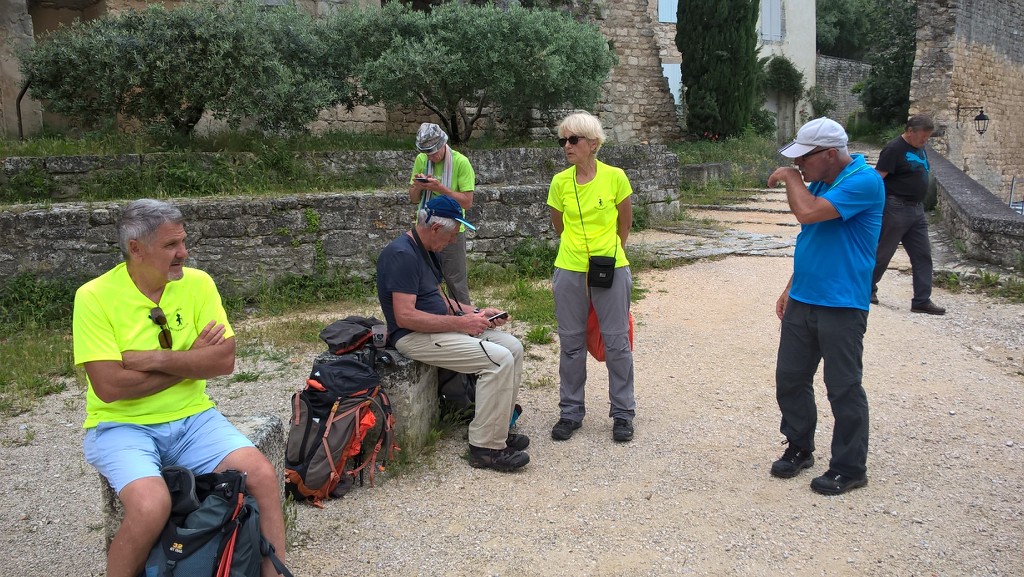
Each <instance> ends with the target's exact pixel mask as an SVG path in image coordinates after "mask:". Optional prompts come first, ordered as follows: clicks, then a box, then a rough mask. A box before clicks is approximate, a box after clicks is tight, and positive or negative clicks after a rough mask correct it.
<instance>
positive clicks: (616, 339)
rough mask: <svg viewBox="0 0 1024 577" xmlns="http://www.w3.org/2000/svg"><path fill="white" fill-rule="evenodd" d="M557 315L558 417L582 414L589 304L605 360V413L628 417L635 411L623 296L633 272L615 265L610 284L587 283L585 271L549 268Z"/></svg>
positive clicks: (627, 293)
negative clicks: (608, 404)
mask: <svg viewBox="0 0 1024 577" xmlns="http://www.w3.org/2000/svg"><path fill="white" fill-rule="evenodd" d="M551 288H552V291H553V292H554V295H555V318H556V319H557V320H558V342H559V346H560V348H561V353H560V355H559V358H558V380H559V386H558V392H559V401H558V407H559V409H560V411H561V418H563V419H571V420H573V421H582V420H583V417H584V416H585V415H586V412H587V410H586V407H585V404H584V391H583V387H584V385H586V383H587V316H588V314H589V313H590V304H591V303H593V304H594V311H595V312H596V313H597V319H598V321H599V322H600V323H601V337H602V338H603V339H604V347H605V363H606V364H607V365H608V398H609V400H610V401H611V408H610V409H609V411H608V415H609V416H610V417H613V418H621V419H626V420H627V421H632V420H633V416H634V415H636V399H635V398H634V396H633V351H631V350H630V349H629V296H630V293H631V292H632V290H633V276H632V274H631V273H630V271H629V267H621V268H617V269H615V278H614V281H613V283H612V286H611V287H610V288H606V289H603V288H591V289H590V295H589V297H588V295H587V273H583V272H572V271H568V270H564V269H560V268H556V269H555V274H554V276H552V278H551Z"/></svg>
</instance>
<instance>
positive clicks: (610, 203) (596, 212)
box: [548, 160, 633, 272]
mask: <svg viewBox="0 0 1024 577" xmlns="http://www.w3.org/2000/svg"><path fill="white" fill-rule="evenodd" d="M575 179H576V167H575V166H572V167H569V168H567V169H566V170H563V171H562V172H559V173H558V174H556V175H555V176H554V178H552V179H551V187H550V188H549V189H548V206H550V207H551V208H553V209H555V210H557V211H559V212H561V213H562V227H563V228H562V238H561V244H560V245H559V247H558V256H557V257H555V266H556V267H558V268H560V269H564V270H571V271H574V272H587V269H588V264H589V263H588V258H589V256H613V255H614V256H615V267H616V268H619V267H624V266H628V265H629V261H628V260H626V251H625V250H623V247H622V241H621V239H619V233H618V223H619V209H618V206H619V203H620V202H622V201H623V200H625V199H626V197H628V196H629V195H631V194H633V187H632V186H630V184H629V179H628V178H626V173H625V172H624V171H623V170H622V169H621V168H616V167H614V166H609V165H607V164H605V163H603V162H601V161H600V160H599V161H597V175H596V176H594V179H593V180H591V181H590V182H588V183H586V184H575V186H574V183H575ZM577 195H578V196H579V205H577V204H576V198H577ZM581 209H582V214H583V218H582V223H581V221H580V211H581ZM584 232H585V233H586V236H584ZM588 247H589V249H590V250H589V255H588V250H587V249H588Z"/></svg>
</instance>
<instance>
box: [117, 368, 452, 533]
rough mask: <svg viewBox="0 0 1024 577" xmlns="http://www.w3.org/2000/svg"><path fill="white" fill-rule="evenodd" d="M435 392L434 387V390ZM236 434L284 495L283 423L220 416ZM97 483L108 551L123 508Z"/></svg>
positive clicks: (270, 418)
mask: <svg viewBox="0 0 1024 577" xmlns="http://www.w3.org/2000/svg"><path fill="white" fill-rule="evenodd" d="M435 388H436V387H435ZM224 416H225V417H227V419H228V420H229V421H231V424H233V425H234V426H235V427H236V428H237V429H238V430H239V432H241V433H242V434H243V435H245V436H246V437H248V438H249V440H250V441H252V444H253V445H256V448H257V449H259V450H260V452H262V453H263V454H264V455H265V456H266V457H267V459H270V463H271V464H272V465H274V470H275V471H277V472H278V473H279V476H278V479H279V481H278V483H279V485H280V491H281V494H282V495H283V494H284V445H285V438H284V423H282V422H281V419H280V418H279V417H277V416H276V415H268V414H257V415H224ZM98 476H99V480H100V499H102V500H103V519H104V522H103V529H104V530H103V533H104V535H103V536H104V545H105V548H107V549H109V548H110V542H111V541H112V540H113V539H114V535H116V534H117V530H118V529H120V527H121V520H122V519H123V518H124V506H123V505H122V504H121V499H119V498H118V497H117V493H115V492H114V489H113V488H112V487H111V486H110V483H108V482H107V479H106V478H105V477H104V476H103V475H98Z"/></svg>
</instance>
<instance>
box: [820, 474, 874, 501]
mask: <svg viewBox="0 0 1024 577" xmlns="http://www.w3.org/2000/svg"><path fill="white" fill-rule="evenodd" d="M867 484H868V478H867V477H860V478H854V477H847V476H846V475H840V474H839V473H836V472H835V471H833V470H832V469H829V470H828V471H825V474H824V475H822V476H820V477H815V478H814V479H812V480H811V489H813V490H814V491H815V492H818V493H821V494H822V495H842V494H843V493H845V492H847V491H851V490H853V489H856V488H857V487H863V486H864V485H867Z"/></svg>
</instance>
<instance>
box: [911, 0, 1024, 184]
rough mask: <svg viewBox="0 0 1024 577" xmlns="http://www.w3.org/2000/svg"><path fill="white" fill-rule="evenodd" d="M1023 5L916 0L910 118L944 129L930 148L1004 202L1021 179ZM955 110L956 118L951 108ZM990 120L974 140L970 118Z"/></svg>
mask: <svg viewBox="0 0 1024 577" xmlns="http://www.w3.org/2000/svg"><path fill="white" fill-rule="evenodd" d="M1022 30H1024V4H1022V3H1021V2H1019V1H1017V0H974V1H972V2H962V1H957V0H922V1H921V2H920V3H919V5H918V32H917V57H916V59H915V62H914V72H913V80H912V83H911V90H910V98H911V107H910V112H911V114H915V113H928V114H932V115H934V116H935V118H936V122H937V124H938V125H940V127H941V128H944V129H945V130H944V135H943V136H940V137H936V138H933V139H932V140H933V141H934V146H935V148H936V149H937V150H939V151H940V152H941V153H942V154H943V155H945V156H946V158H948V159H950V161H951V162H953V164H954V165H956V166H957V167H958V168H960V169H961V170H963V171H964V172H965V173H967V174H968V175H969V176H970V177H972V178H973V179H974V180H976V181H977V182H978V183H980V184H981V185H983V186H984V187H985V188H987V189H988V190H989V191H990V192H991V193H992V194H993V195H995V197H996V198H998V199H1000V200H1002V201H1004V202H1005V201H1007V200H1008V197H1009V192H1010V182H1011V179H1012V178H1013V176H1014V175H1016V176H1018V179H1019V177H1022V176H1024V155H1021V153H1020V151H1021V150H1022V149H1024V116H1022V115H1021V114H1020V111H1021V110H1024V34H1022ZM958 107H960V114H959V117H958V114H957V108H958ZM978 107H984V109H985V114H987V115H988V116H989V118H990V119H991V122H990V124H989V128H988V132H986V133H985V134H984V135H979V134H978V133H977V132H976V131H975V130H974V123H973V121H972V119H973V118H974V116H975V115H977V114H978Z"/></svg>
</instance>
